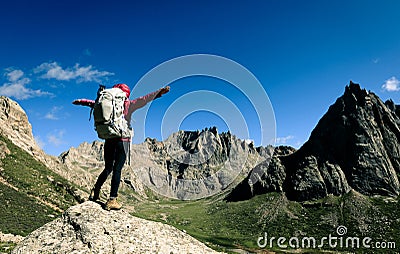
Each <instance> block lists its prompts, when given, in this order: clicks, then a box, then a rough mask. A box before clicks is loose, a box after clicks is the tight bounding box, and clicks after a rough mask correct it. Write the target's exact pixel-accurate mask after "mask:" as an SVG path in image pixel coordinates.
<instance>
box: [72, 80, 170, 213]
mask: <svg viewBox="0 0 400 254" xmlns="http://www.w3.org/2000/svg"><path fill="white" fill-rule="evenodd" d="M169 90H170V87H169V86H166V87H163V88H160V89H159V90H157V91H155V92H152V93H149V94H147V95H145V96H142V97H139V98H136V99H134V100H129V96H130V92H131V91H130V89H129V87H128V86H127V85H126V84H116V85H114V86H113V88H110V89H105V88H104V87H101V89H99V91H98V95H97V99H96V101H94V100H88V99H78V100H74V101H73V102H72V103H73V104H74V105H82V106H88V107H90V108H92V110H93V116H94V120H95V128H96V131H97V134H98V136H99V137H100V138H102V139H105V143H104V162H105V167H104V170H103V171H102V172H101V173H100V175H99V176H98V178H97V181H96V183H95V185H94V187H93V188H92V190H91V193H90V196H89V200H91V201H96V200H98V199H99V198H100V189H101V186H102V185H103V184H104V182H105V181H106V180H107V177H108V175H109V174H110V173H111V172H112V173H113V174H112V179H111V191H110V198H109V199H108V200H107V203H106V205H105V208H106V210H111V209H115V210H119V209H121V207H122V205H121V204H119V203H118V201H117V197H118V188H119V184H120V181H121V170H122V168H123V166H124V164H125V161H126V158H127V156H128V151H129V146H130V141H131V136H132V127H131V124H130V122H131V117H132V113H133V112H135V111H136V110H137V109H139V108H141V107H144V106H145V105H146V104H147V103H148V102H150V101H152V100H154V99H157V98H160V97H161V96H162V95H163V94H166V93H168V92H169ZM107 103H110V104H108V105H107ZM104 105H106V106H104ZM107 110H108V111H110V112H107ZM103 115H105V116H103ZM107 117H108V118H107ZM102 118H103V119H102Z"/></svg>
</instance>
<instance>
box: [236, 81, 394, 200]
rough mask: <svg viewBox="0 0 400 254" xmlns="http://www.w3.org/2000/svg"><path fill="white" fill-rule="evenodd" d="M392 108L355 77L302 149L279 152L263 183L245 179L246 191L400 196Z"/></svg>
mask: <svg viewBox="0 0 400 254" xmlns="http://www.w3.org/2000/svg"><path fill="white" fill-rule="evenodd" d="M393 108H394V109H396V106H395V105H394V107H393V106H392V109H391V108H389V107H387V106H386V105H385V103H383V102H382V101H381V99H380V98H379V97H378V96H377V95H375V94H374V93H372V92H367V91H366V90H365V89H362V88H361V87H360V85H359V84H356V83H353V82H350V84H349V85H348V86H346V88H345V91H344V94H343V95H342V96H341V97H339V98H338V99H337V100H336V102H335V103H334V104H333V105H331V106H330V107H329V109H328V111H327V112H326V113H325V115H324V116H323V117H322V118H321V119H320V121H319V122H318V124H317V125H316V127H315V128H314V130H313V131H312V133H311V135H310V138H309V139H308V141H307V142H306V143H305V144H304V145H303V146H302V147H300V149H299V150H298V151H296V152H294V153H292V154H290V155H286V156H275V157H274V158H273V159H272V160H271V163H270V165H268V166H267V165H265V166H264V172H265V175H264V176H263V177H261V179H260V181H259V182H258V183H256V184H255V185H254V186H251V185H250V186H246V184H244V186H245V187H242V188H244V189H246V190H247V193H249V194H247V197H248V196H253V195H255V194H257V192H260V193H263V192H268V191H283V192H285V193H286V195H287V196H288V198H289V199H292V200H298V201H303V200H310V199H318V198H322V197H325V196H327V195H328V194H334V195H341V194H344V193H347V192H349V191H350V190H351V189H354V190H356V191H358V192H360V193H362V194H365V195H376V194H379V195H388V196H397V195H398V194H399V192H400V184H399V180H398V178H399V176H400V145H399V144H400V127H399V126H400V125H399V122H400V120H399V117H398V116H397V114H396V112H395V111H393ZM259 167H260V166H259ZM239 192H240V191H236V193H239ZM231 200H235V197H234V196H231Z"/></svg>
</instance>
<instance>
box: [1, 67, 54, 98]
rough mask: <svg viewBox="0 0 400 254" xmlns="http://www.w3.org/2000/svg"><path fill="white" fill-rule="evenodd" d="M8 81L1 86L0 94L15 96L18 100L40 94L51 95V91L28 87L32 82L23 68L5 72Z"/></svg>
mask: <svg viewBox="0 0 400 254" xmlns="http://www.w3.org/2000/svg"><path fill="white" fill-rule="evenodd" d="M5 76H6V77H7V80H8V82H6V83H4V84H3V85H2V86H0V95H4V96H7V97H13V98H15V99H17V100H25V99H29V98H33V97H38V96H46V95H51V93H49V92H45V91H41V90H33V89H31V88H28V87H26V85H28V84H30V83H31V80H30V79H29V78H25V77H24V72H23V71H21V70H12V71H9V72H8V73H6V74H5Z"/></svg>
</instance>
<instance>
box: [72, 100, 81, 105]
mask: <svg viewBox="0 0 400 254" xmlns="http://www.w3.org/2000/svg"><path fill="white" fill-rule="evenodd" d="M72 104H74V105H80V104H81V100H74V101H73V102H72Z"/></svg>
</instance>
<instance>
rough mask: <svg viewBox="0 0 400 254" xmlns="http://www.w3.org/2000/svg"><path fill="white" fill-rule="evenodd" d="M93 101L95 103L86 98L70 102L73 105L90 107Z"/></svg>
mask: <svg viewBox="0 0 400 254" xmlns="http://www.w3.org/2000/svg"><path fill="white" fill-rule="evenodd" d="M94 103H95V102H94V100H88V99H78V100H74V101H73V102H72V104H74V105H81V106H87V107H91V108H93V106H94Z"/></svg>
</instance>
